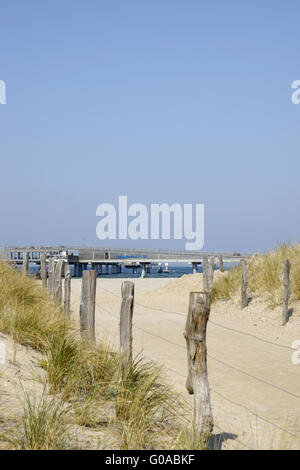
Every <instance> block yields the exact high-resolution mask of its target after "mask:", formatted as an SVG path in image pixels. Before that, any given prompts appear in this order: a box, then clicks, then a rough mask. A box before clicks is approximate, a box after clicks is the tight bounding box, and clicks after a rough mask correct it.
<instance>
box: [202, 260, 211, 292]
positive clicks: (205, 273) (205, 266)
mask: <svg viewBox="0 0 300 470" xmlns="http://www.w3.org/2000/svg"><path fill="white" fill-rule="evenodd" d="M202 272H203V290H204V292H209V281H208V257H207V256H204V257H203V267H202Z"/></svg>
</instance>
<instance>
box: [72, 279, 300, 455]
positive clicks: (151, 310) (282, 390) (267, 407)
mask: <svg viewBox="0 0 300 470" xmlns="http://www.w3.org/2000/svg"><path fill="white" fill-rule="evenodd" d="M121 282H122V280H121V279H105V278H104V279H103V278H101V279H98V284H97V310H96V334H97V337H98V338H99V339H100V338H105V339H106V340H109V341H110V343H112V344H114V345H115V346H116V347H118V334H119V333H118V321H119V309H120V300H121V296H120V289H121ZM134 282H135V310H134V345H133V347H134V349H135V350H136V351H142V352H143V354H144V356H146V357H149V358H151V359H153V360H155V361H157V362H158V363H159V364H163V365H164V366H165V368H164V371H165V374H166V376H167V378H168V381H169V382H171V383H172V385H173V386H174V388H175V389H176V390H178V391H180V392H183V394H184V396H185V397H186V399H187V400H190V397H188V395H187V393H186V391H185V388H184V383H185V376H186V349H185V341H184V339H183V335H182V333H183V330H184V325H185V312H186V311H187V303H188V292H189V291H190V290H195V286H198V285H199V286H200V282H202V281H201V275H195V276H188V277H185V280H183V278H181V279H174V280H172V281H169V280H168V279H151V278H149V279H135V281H134ZM80 287H81V280H79V279H74V280H72V309H73V311H74V312H75V314H74V318H75V319H76V317H77V312H78V306H79V299H80ZM197 290H201V286H200V288H198V289H197ZM172 312H173V313H172ZM76 320H77V319H76ZM210 320H211V322H210V323H209V326H208V332H207V346H208V353H209V358H208V370H209V382H210V386H211V395H212V404H213V411H214V419H215V423H216V427H215V433H216V434H220V435H221V437H222V440H224V443H223V447H224V448H272V447H273V448H278V447H284V448H300V365H298V366H296V365H293V364H292V362H291V354H292V352H293V351H292V349H291V343H292V342H293V341H294V340H296V339H300V315H299V312H297V311H296V312H295V313H294V315H293V318H292V319H291V320H290V323H289V325H288V327H287V328H285V329H284V330H283V329H282V327H280V312H277V311H275V312H272V311H269V310H268V309H266V306H265V305H263V304H261V303H259V302H256V303H255V302H253V303H252V305H251V304H250V306H249V307H248V308H247V309H246V310H245V311H243V312H240V310H239V308H238V306H236V307H235V306H234V305H230V307H229V305H228V303H227V302H226V303H219V304H217V305H216V306H214V307H213V309H212V312H211V317H210ZM213 322H214V323H213ZM215 323H218V324H219V325H222V326H217V325H216V324H215ZM224 327H226V328H224ZM230 328H233V329H235V330H239V331H242V332H244V333H247V334H248V335H245V334H240V333H238V332H236V331H231V330H230ZM250 335H256V336H258V337H259V338H261V339H263V340H266V341H270V342H274V343H275V345H273V344H270V343H266V342H264V341H260V340H258V339H256V338H255V337H254V336H250ZM276 344H281V345H282V346H283V347H279V346H277V345H276ZM256 415H257V416H256ZM258 416H259V417H258ZM271 422H272V423H273V424H270V423H271ZM282 429H285V430H288V433H286V432H284V431H282Z"/></svg>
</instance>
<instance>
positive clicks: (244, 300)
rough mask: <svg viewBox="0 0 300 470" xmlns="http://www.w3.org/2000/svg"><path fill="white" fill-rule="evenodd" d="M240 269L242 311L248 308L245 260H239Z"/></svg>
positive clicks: (246, 266) (246, 265)
mask: <svg viewBox="0 0 300 470" xmlns="http://www.w3.org/2000/svg"><path fill="white" fill-rule="evenodd" d="M241 267H242V299H241V308H242V310H243V309H244V308H246V307H247V306H248V295H247V289H248V264H247V261H246V260H245V259H242V260H241Z"/></svg>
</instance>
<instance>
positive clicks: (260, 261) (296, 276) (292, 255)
mask: <svg viewBox="0 0 300 470" xmlns="http://www.w3.org/2000/svg"><path fill="white" fill-rule="evenodd" d="M285 259H289V260H290V263H291V272H290V280H291V297H290V300H291V302H295V301H297V300H300V245H293V246H288V245H281V246H279V248H278V249H277V250H275V251H271V252H269V253H266V254H264V255H255V256H253V257H252V258H250V259H249V260H248V270H249V283H248V288H249V294H250V295H253V296H256V297H261V298H262V299H264V300H266V301H267V302H268V303H269V305H270V306H271V307H273V308H274V307H276V306H277V305H280V304H281V303H282V296H283V263H284V260H285ZM241 281H242V270H241V267H240V266H237V267H235V268H233V269H232V270H230V271H228V272H226V274H225V275H224V276H223V277H221V278H220V279H218V280H217V281H216V282H215V285H214V288H213V290H212V302H214V301H216V300H222V299H226V300H228V299H231V298H233V297H235V296H236V295H237V294H240V291H241V286H242V282H241Z"/></svg>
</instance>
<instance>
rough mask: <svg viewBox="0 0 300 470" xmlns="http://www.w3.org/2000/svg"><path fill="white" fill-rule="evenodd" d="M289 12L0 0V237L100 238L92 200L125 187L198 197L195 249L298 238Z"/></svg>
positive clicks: (287, 5)
mask: <svg viewBox="0 0 300 470" xmlns="http://www.w3.org/2000/svg"><path fill="white" fill-rule="evenodd" d="M299 18H300V2H299V0H286V1H282V0H280V1H279V0H268V1H267V0H260V1H258V0H251V1H250V0H247V1H246V0H244V1H241V0H227V1H224V0H218V1H216V0H209V1H208V0H206V1H201V0H145V1H141V0H126V1H124V0H85V1H78V0H77V1H76V0H72V1H71V0H63V1H62V0H60V1H58V0H52V1H43V2H41V1H37V0H36V1H35V0H27V1H26V2H25V1H24V0H19V1H16V0H9V1H8V0H6V1H2V2H1V3H0V80H4V81H5V83H6V86H7V104H6V105H0V156H1V167H0V168H1V185H0V245H1V246H3V245H7V244H9V245H12V244H46V243H53V244H54V243H55V244H56V243H59V244H68V243H70V244H81V243H82V242H83V239H85V243H86V244H90V245H92V244H93V245H95V244H100V243H101V242H100V241H99V240H98V239H97V237H96V224H97V221H98V219H97V218H96V207H97V206H98V204H100V203H102V202H110V203H116V202H117V199H118V196H119V195H123V194H124V195H127V196H128V200H129V203H133V202H139V203H145V204H150V203H161V202H165V203H169V204H171V203H173V202H179V203H204V204H205V246H204V249H205V250H224V251H235V250H240V251H257V250H266V249H269V248H272V247H274V246H275V245H276V243H278V242H283V241H285V242H294V241H299V239H300V228H299V216H300V207H299V201H300V171H299V170H300V158H299V157H300V105H298V106H297V105H294V104H292V102H291V95H292V89H291V84H292V82H293V81H294V80H300V56H299V44H300V27H299ZM102 244H106V245H113V244H114V243H112V242H109V241H108V242H106V243H104V242H102ZM115 245H119V246H126V245H131V246H133V245H136V246H144V247H146V248H147V247H152V246H156V247H157V246H160V247H162V248H168V247H170V248H179V249H183V242H181V241H170V242H166V241H164V242H151V241H149V242H145V241H140V242H139V243H137V242H131V241H128V242H124V241H122V242H120V241H117V242H116V243H115Z"/></svg>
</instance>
